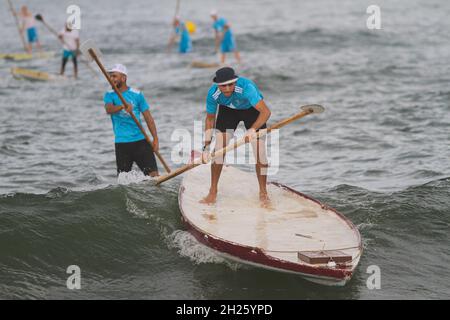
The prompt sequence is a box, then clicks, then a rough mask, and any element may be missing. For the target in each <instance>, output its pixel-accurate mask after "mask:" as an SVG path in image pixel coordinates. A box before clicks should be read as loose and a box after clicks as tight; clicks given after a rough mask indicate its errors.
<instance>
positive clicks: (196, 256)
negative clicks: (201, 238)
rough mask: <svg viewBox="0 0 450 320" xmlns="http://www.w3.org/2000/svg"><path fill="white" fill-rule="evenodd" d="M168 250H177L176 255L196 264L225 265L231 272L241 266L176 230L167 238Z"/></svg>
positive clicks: (185, 233) (183, 232)
mask: <svg viewBox="0 0 450 320" xmlns="http://www.w3.org/2000/svg"><path fill="white" fill-rule="evenodd" d="M167 244H168V246H169V248H175V249H178V253H179V254H180V255H181V256H183V257H187V258H189V259H190V260H191V261H193V262H195V263H196V264H202V263H216V264H225V265H227V266H228V267H229V268H230V269H232V270H237V269H239V268H241V265H240V264H238V263H235V262H231V261H229V260H227V259H225V258H223V257H221V256H219V255H218V254H217V253H216V252H215V251H214V250H212V249H210V248H208V247H207V246H205V245H203V244H201V243H200V242H198V241H197V240H196V239H195V238H194V236H193V235H191V234H190V233H189V232H187V231H182V230H176V231H174V232H172V234H170V235H169V237H168V243H167Z"/></svg>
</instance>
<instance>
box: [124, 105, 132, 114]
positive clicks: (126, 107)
mask: <svg viewBox="0 0 450 320" xmlns="http://www.w3.org/2000/svg"><path fill="white" fill-rule="evenodd" d="M123 109H124V110H125V111H126V112H128V113H129V114H131V112H132V111H133V108H132V107H131V105H129V104H128V103H127V104H125V107H124V108H123Z"/></svg>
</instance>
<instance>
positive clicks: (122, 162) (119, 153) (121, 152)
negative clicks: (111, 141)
mask: <svg viewBox="0 0 450 320" xmlns="http://www.w3.org/2000/svg"><path fill="white" fill-rule="evenodd" d="M114 147H115V151H116V165H117V175H119V173H121V172H130V171H131V168H132V166H133V160H132V158H131V154H130V152H129V144H128V143H116V144H115V145H114Z"/></svg>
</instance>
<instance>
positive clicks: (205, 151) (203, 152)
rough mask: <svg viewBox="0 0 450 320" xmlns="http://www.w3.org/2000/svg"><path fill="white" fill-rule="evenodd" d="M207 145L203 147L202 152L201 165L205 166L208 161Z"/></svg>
mask: <svg viewBox="0 0 450 320" xmlns="http://www.w3.org/2000/svg"><path fill="white" fill-rule="evenodd" d="M209 156H210V154H209V144H208V145H206V146H204V147H203V151H202V163H203V164H206V163H208V161H209Z"/></svg>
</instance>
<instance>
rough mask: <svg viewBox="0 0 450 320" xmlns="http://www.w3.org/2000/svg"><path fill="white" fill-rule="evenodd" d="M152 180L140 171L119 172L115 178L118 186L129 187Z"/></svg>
mask: <svg viewBox="0 0 450 320" xmlns="http://www.w3.org/2000/svg"><path fill="white" fill-rule="evenodd" d="M153 179H154V178H152V177H149V176H146V175H144V174H143V173H142V172H141V171H134V170H133V171H130V172H121V173H120V174H119V176H118V177H117V183H118V184H120V185H129V184H132V183H140V182H142V181H148V180H153Z"/></svg>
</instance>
